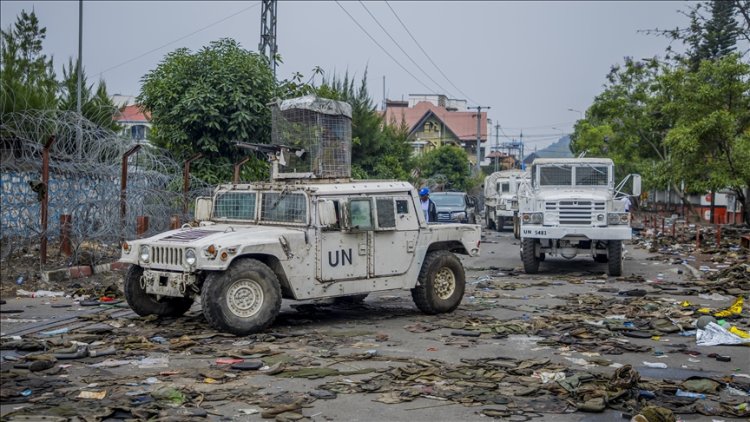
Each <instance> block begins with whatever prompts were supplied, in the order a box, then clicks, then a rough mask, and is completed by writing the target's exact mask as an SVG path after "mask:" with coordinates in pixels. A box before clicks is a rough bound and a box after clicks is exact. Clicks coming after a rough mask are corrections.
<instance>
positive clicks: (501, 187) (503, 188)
mask: <svg viewBox="0 0 750 422" xmlns="http://www.w3.org/2000/svg"><path fill="white" fill-rule="evenodd" d="M497 191H498V192H500V193H504V192H510V182H498V183H497Z"/></svg>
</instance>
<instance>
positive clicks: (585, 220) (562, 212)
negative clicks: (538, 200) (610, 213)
mask: <svg viewBox="0 0 750 422" xmlns="http://www.w3.org/2000/svg"><path fill="white" fill-rule="evenodd" d="M604 210H605V203H604V202H603V201H601V202H596V201H559V202H546V203H545V204H544V211H545V212H557V213H558V216H559V217H558V224H560V225H561V226H576V225H578V226H580V225H585V226H589V225H591V223H592V222H593V218H592V217H593V215H595V214H597V213H604ZM546 222H547V221H545V223H546Z"/></svg>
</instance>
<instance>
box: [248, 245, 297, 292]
mask: <svg viewBox="0 0 750 422" xmlns="http://www.w3.org/2000/svg"><path fill="white" fill-rule="evenodd" d="M247 258H250V259H255V260H258V261H260V262H262V263H264V264H266V265H267V266H268V268H270V269H271V271H273V272H274V273H275V274H276V278H278V280H279V286H280V287H281V296H282V297H284V298H288V299H291V298H294V293H293V290H292V285H291V284H290V283H289V279H288V278H287V277H286V272H285V271H284V266H283V265H281V261H280V260H279V258H277V257H275V256H273V255H267V254H244V255H239V256H237V257H235V258H234V260H233V261H236V260H238V259H247Z"/></svg>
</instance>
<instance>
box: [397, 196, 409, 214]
mask: <svg viewBox="0 0 750 422" xmlns="http://www.w3.org/2000/svg"><path fill="white" fill-rule="evenodd" d="M396 213H397V214H398V215H401V214H409V202H408V201H406V200H404V199H397V200H396Z"/></svg>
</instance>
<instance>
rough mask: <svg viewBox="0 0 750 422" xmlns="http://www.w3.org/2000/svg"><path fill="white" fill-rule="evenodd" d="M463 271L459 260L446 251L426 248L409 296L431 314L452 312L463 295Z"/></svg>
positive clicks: (464, 283) (464, 281)
mask: <svg viewBox="0 0 750 422" xmlns="http://www.w3.org/2000/svg"><path fill="white" fill-rule="evenodd" d="M465 288H466V274H465V273H464V267H463V265H461V261H459V260H458V258H457V257H456V256H455V255H453V254H452V253H450V252H448V251H434V252H429V253H428V254H427V256H426V257H425V260H424V263H423V264H422V269H421V270H420V271H419V279H418V283H417V285H416V286H415V287H414V288H413V289H411V297H412V299H414V303H415V304H416V305H417V308H419V309H420V310H421V311H422V312H424V313H426V314H430V315H434V314H441V313H446V312H453V310H455V309H456V308H457V307H458V305H459V304H461V299H463V297H464V289H465Z"/></svg>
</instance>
